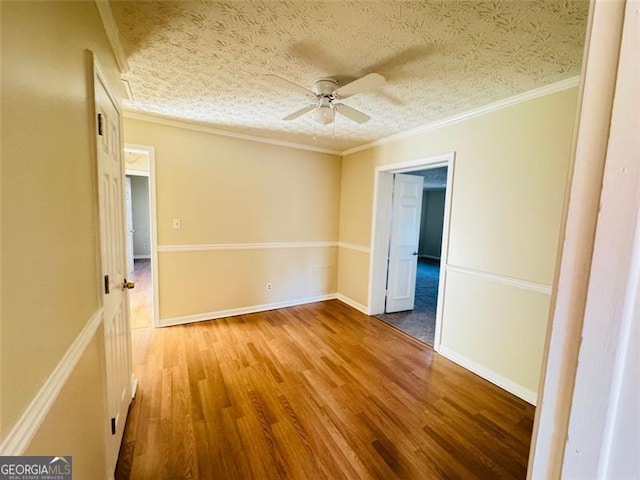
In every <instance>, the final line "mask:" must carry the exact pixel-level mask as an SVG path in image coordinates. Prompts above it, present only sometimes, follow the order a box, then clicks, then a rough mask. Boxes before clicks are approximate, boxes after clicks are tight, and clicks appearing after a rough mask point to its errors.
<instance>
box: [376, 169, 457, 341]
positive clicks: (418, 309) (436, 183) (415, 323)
mask: <svg viewBox="0 0 640 480" xmlns="http://www.w3.org/2000/svg"><path fill="white" fill-rule="evenodd" d="M447 170H448V168H447V167H446V166H445V167H436V168H429V169H425V170H418V171H412V172H408V173H406V174H402V175H407V176H409V177H410V178H412V177H413V178H415V180H413V181H415V182H416V183H417V184H418V185H420V183H421V184H422V186H421V191H420V192H419V198H418V199H417V200H418V202H420V204H421V205H419V207H421V208H418V209H417V210H419V211H420V214H419V215H418V216H417V218H416V220H415V222H412V223H416V224H417V225H416V226H417V229H418V232H417V240H418V242H417V245H412V246H411V252H410V254H411V257H407V261H408V262H412V265H411V266H412V267H415V269H413V268H412V269H401V270H400V272H401V275H403V276H404V277H406V278H403V279H402V281H403V282H407V283H409V284H410V288H407V289H406V290H407V291H408V292H409V293H410V294H411V296H410V298H408V299H407V300H409V301H408V302H407V300H402V301H401V302H398V301H397V300H395V299H393V298H390V295H389V294H390V293H391V292H392V291H393V288H391V287H390V280H391V281H392V279H391V278H390V276H391V274H392V270H393V265H392V263H390V264H389V269H388V272H387V292H388V294H387V298H386V302H385V313H382V314H379V315H377V317H378V318H379V319H380V320H382V321H384V322H386V323H388V324H390V325H392V326H394V327H396V328H399V329H400V330H402V331H403V332H405V333H407V334H409V335H411V336H412V337H414V338H417V339H418V340H420V341H422V342H424V343H426V344H427V345H429V346H433V340H434V337H435V326H436V313H437V303H438V285H439V281H440V261H441V252H442V230H443V224H444V204H445V198H446V187H447ZM418 177H421V178H422V180H419V178H418ZM398 179H399V177H398V175H395V176H394V183H396V184H397V181H398ZM394 190H397V188H394ZM392 203H393V201H392ZM391 210H392V213H391V225H392V229H391V237H392V238H391V239H390V242H389V243H390V251H391V249H393V244H394V240H393V237H394V236H396V235H398V231H397V228H396V225H398V224H399V222H397V221H395V219H394V216H395V211H394V210H395V209H394V208H393V205H392V209H391ZM416 213H417V212H416ZM407 220H408V221H409V222H411V221H412V219H405V222H406V221H407ZM405 227H406V225H405ZM412 240H413V239H412ZM390 257H391V255H390ZM413 257H415V258H413ZM390 261H391V260H390ZM403 304H404V305H403Z"/></svg>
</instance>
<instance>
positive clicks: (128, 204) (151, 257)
mask: <svg viewBox="0 0 640 480" xmlns="http://www.w3.org/2000/svg"><path fill="white" fill-rule="evenodd" d="M124 159H125V218H126V227H125V228H126V232H127V259H128V270H129V271H128V277H127V278H128V279H129V280H130V281H133V282H134V283H135V288H134V289H132V290H130V291H129V312H130V319H131V328H132V329H136V328H145V327H151V326H154V325H155V324H156V318H157V312H158V308H157V278H156V277H157V255H156V246H157V241H156V225H155V223H156V222H155V175H154V170H155V169H154V157H153V148H151V147H143V146H133V145H126V146H125V157H124Z"/></svg>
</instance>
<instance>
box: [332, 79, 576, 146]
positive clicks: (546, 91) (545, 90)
mask: <svg viewBox="0 0 640 480" xmlns="http://www.w3.org/2000/svg"><path fill="white" fill-rule="evenodd" d="M579 83H580V76H579V75H576V76H575V77H571V78H567V79H566V80H561V81H559V82H555V83H552V84H549V85H545V86H544V87H540V88H536V89H534V90H529V91H528V92H524V93H520V94H518V95H514V96H513V97H509V98H505V99H504V100H499V101H497V102H494V103H489V104H488V105H484V106H482V107H478V108H474V109H473V110H469V111H467V112H463V113H459V114H458V115H454V116H453V117H449V118H445V119H444V120H437V121H435V122H432V123H428V124H426V125H423V126H421V127H417V128H412V129H411V130H405V131H404V132H400V133H394V134H393V135H389V136H388V137H384V138H381V139H380V140H375V141H373V142H370V143H365V144H364V145H360V146H359V147H354V148H350V149H348V150H345V151H343V152H342V153H341V155H342V156H346V155H351V154H352V153H357V152H361V151H363V150H367V149H369V148H373V147H377V146H379V145H384V144H386V143H391V142H396V141H398V140H402V139H405V138H409V137H413V136H416V135H419V134H421V133H424V132H429V131H431V130H435V129H437V128H441V127H444V126H447V125H452V124H454V123H458V122H462V121H464V120H468V119H470V118H474V117H479V116H480V115H485V114H487V113H491V112H495V111H497V110H502V109H503V108H508V107H511V106H513V105H517V104H519V103H523V102H527V101H529V100H533V99H535V98H540V97H545V96H547V95H551V94H553V93H557V92H561V91H563V90H568V89H569V88H573V87H577V86H578V84H579Z"/></svg>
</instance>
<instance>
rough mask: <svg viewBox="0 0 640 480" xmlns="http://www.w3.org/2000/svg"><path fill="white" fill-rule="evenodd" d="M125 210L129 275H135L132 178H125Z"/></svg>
mask: <svg viewBox="0 0 640 480" xmlns="http://www.w3.org/2000/svg"><path fill="white" fill-rule="evenodd" d="M124 209H125V212H126V214H127V225H126V227H125V228H126V231H127V275H128V276H131V275H132V274H133V268H134V264H133V200H132V198H131V178H130V177H125V178H124Z"/></svg>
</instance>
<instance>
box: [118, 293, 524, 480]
mask: <svg viewBox="0 0 640 480" xmlns="http://www.w3.org/2000/svg"><path fill="white" fill-rule="evenodd" d="M134 342H135V345H134V352H135V353H134V356H135V358H134V368H135V373H136V376H137V377H138V379H139V387H138V393H137V396H136V399H135V400H134V402H133V403H132V406H131V410H130V413H129V420H128V422H127V426H126V431H125V434H124V439H123V444H122V448H121V451H120V458H119V462H118V468H117V472H116V478H117V479H129V478H130V479H180V478H203V479H225V480H226V479H236V478H237V479H254V478H255V479H279V478H290V479H301V480H306V479H356V478H357V479H360V478H376V479H393V478H399V479H444V478H447V479H448V478H460V479H475V478H477V479H499V478H518V479H522V478H525V474H526V464H527V455H528V450H529V442H530V436H531V429H532V423H533V413H534V409H533V407H532V406H530V405H528V404H527V403H525V402H524V401H522V400H520V399H518V398H516V397H514V396H512V395H510V394H508V393H506V392H505V391H503V390H501V389H499V388H498V387H495V386H494V385H492V384H490V383H489V382H486V381H485V380H483V379H481V378H480V377H477V376H476V375H474V374H472V373H470V372H468V371H466V370H464V369H463V368H461V367H459V366H457V365H455V364H453V363H452V362H450V361H448V360H446V359H444V358H443V357H441V356H439V355H437V354H436V353H434V352H433V351H432V350H431V349H430V348H428V347H426V346H425V345H423V344H421V343H419V342H417V341H414V340H412V339H411V338H410V337H408V336H406V335H404V334H403V333H401V332H398V331H396V330H395V329H393V328H392V327H390V326H388V325H386V324H385V323H383V322H382V321H380V320H378V319H376V318H373V317H367V316H366V315H363V314H361V313H360V312H358V311H356V310H354V309H352V308H351V307H348V306H346V305H344V304H342V303H340V302H338V301H329V302H322V303H316V304H311V305H304V306H300V307H293V308H288V309H282V310H273V311H270V312H264V313H257V314H252V315H243V316H238V317H232V318H226V319H220V320H214V321H209V322H201V323H197V324H191V325H184V326H177V327H171V328H163V329H156V330H153V329H140V330H137V331H134Z"/></svg>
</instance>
